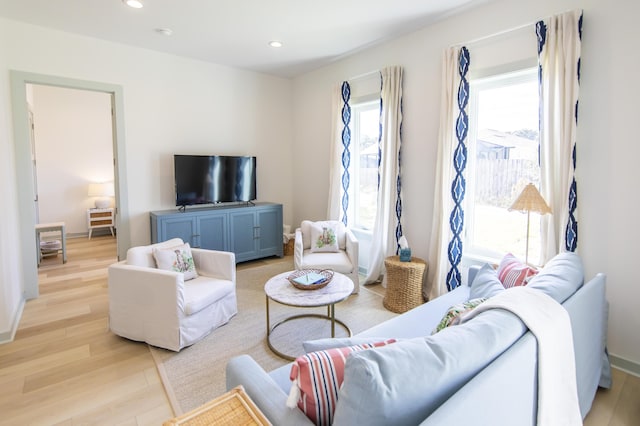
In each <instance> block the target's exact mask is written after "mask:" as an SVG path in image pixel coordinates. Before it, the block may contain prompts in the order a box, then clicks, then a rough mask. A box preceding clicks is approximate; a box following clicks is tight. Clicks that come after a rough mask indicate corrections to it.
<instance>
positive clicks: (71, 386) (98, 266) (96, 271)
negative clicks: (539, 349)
mask: <svg viewBox="0 0 640 426" xmlns="http://www.w3.org/2000/svg"><path fill="white" fill-rule="evenodd" d="M68 257H69V261H68V262H67V264H65V265H62V262H61V259H60V257H57V258H48V259H44V261H43V263H42V265H41V267H40V269H39V284H40V297H39V298H38V299H35V300H30V301H28V302H27V304H26V306H25V309H24V313H23V315H22V320H21V322H20V326H19V329H18V332H17V333H16V338H15V340H14V341H13V342H11V343H7V344H4V345H0V424H2V425H26V424H37V425H39V424H41V425H78V424H105V425H160V424H162V422H163V421H165V420H167V419H169V418H171V417H172V416H173V413H172V411H171V408H170V405H169V402H168V400H167V397H166V395H165V392H164V388H163V387H162V383H161V382H160V378H159V376H158V373H157V371H156V367H155V364H154V362H153V360H152V357H151V353H150V352H149V349H148V347H147V346H146V345H145V344H143V343H135V342H130V341H127V340H125V339H121V338H119V337H116V336H114V335H113V334H111V333H110V332H109V330H108V325H107V309H108V299H107V273H106V267H107V266H108V265H109V264H111V263H113V262H114V261H115V239H114V238H112V237H110V236H106V237H94V238H92V239H91V241H89V240H87V239H86V238H75V239H69V240H68ZM240 267H242V266H240ZM372 289H373V290H375V291H379V292H384V289H383V288H382V287H380V286H377V288H376V287H374V288H372ZM638 424H640V379H639V378H637V377H635V376H632V375H629V374H626V373H624V372H621V371H619V370H614V386H613V388H612V389H611V390H599V391H598V394H597V395H596V399H595V401H594V404H593V408H592V411H591V412H590V413H589V415H588V416H587V419H586V420H585V425H587V426H601V425H603V426H604V425H611V426H614V425H615V426H618V425H628V426H631V425H638Z"/></svg>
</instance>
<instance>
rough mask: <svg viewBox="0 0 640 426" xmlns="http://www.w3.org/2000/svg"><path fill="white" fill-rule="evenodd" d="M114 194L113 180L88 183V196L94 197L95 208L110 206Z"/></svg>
mask: <svg viewBox="0 0 640 426" xmlns="http://www.w3.org/2000/svg"><path fill="white" fill-rule="evenodd" d="M114 195H115V193H114V188H113V182H103V183H90V184H89V197H96V201H95V205H96V208H97V209H106V208H109V206H111V199H110V198H109V197H113V196H114Z"/></svg>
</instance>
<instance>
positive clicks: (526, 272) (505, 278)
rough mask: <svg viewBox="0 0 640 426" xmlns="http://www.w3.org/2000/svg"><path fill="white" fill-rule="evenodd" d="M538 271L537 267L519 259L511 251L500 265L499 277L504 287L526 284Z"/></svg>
mask: <svg viewBox="0 0 640 426" xmlns="http://www.w3.org/2000/svg"><path fill="white" fill-rule="evenodd" d="M537 273H538V270H537V269H536V268H533V267H531V266H529V265H527V264H526V263H523V262H521V261H519V260H518V259H517V258H516V257H515V256H514V255H513V254H511V253H507V254H506V255H505V256H504V257H503V258H502V261H500V265H499V266H498V279H499V280H500V282H501V283H502V285H503V286H504V288H511V287H517V286H525V285H527V284H528V283H529V280H530V279H531V278H532V277H533V276H534V275H536V274H537Z"/></svg>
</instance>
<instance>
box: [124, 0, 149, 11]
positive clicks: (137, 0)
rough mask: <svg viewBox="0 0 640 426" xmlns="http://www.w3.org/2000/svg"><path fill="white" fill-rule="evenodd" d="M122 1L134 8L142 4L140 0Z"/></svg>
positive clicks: (139, 7) (138, 7) (140, 6)
mask: <svg viewBox="0 0 640 426" xmlns="http://www.w3.org/2000/svg"><path fill="white" fill-rule="evenodd" d="M122 2H123V3H124V4H126V5H127V6H129V7H133V8H134V9H141V8H142V7H143V6H144V5H143V4H142V1H140V0H122Z"/></svg>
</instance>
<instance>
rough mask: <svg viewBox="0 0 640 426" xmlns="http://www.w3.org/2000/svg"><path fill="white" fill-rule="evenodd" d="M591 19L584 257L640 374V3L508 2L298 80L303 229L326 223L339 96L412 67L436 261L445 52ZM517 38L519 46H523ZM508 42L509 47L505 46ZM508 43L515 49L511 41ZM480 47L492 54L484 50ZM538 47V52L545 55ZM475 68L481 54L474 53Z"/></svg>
mask: <svg viewBox="0 0 640 426" xmlns="http://www.w3.org/2000/svg"><path fill="white" fill-rule="evenodd" d="M574 8H582V9H584V34H583V50H582V82H581V92H580V124H579V130H578V132H579V134H578V138H579V140H578V171H577V173H578V185H579V186H578V191H579V198H578V209H579V213H578V221H579V227H580V228H579V252H580V254H581V256H582V258H583V260H584V263H585V269H586V274H587V276H588V277H590V276H593V275H594V274H595V273H597V272H605V273H606V274H607V275H608V284H607V286H608V289H607V291H608V299H609V301H610V310H611V311H610V316H609V348H610V351H611V352H612V353H613V354H614V355H616V356H617V357H620V358H622V359H626V360H630V361H632V362H634V363H636V365H637V364H640V340H639V339H638V338H637V333H636V330H637V329H638V328H640V310H638V309H637V308H636V302H635V301H636V300H638V298H640V286H638V285H637V283H636V279H635V271H634V269H633V267H632V265H634V263H635V262H636V258H635V257H636V256H635V253H636V248H635V245H636V244H637V242H638V241H640V232H639V230H638V227H637V226H635V222H634V216H635V213H636V212H637V211H638V209H639V208H640V200H639V196H638V193H639V191H637V189H636V188H635V184H636V183H637V182H638V181H639V180H640V179H639V178H640V172H639V171H638V168H637V166H636V165H635V163H637V158H638V156H639V155H640V144H639V143H638V141H637V139H638V137H637V132H636V131H635V127H634V126H633V123H634V122H635V121H637V118H636V115H637V114H635V111H637V99H640V89H639V88H638V85H637V84H635V74H636V71H635V70H637V69H638V68H639V67H640V55H639V54H638V51H637V47H636V45H635V44H636V41H637V40H638V38H639V37H640V29H638V26H637V24H636V22H635V20H636V17H637V16H638V15H639V14H640V2H637V1H636V0H613V1H608V2H602V1H598V0H535V1H534V0H530V1H522V0H501V1H495V2H492V3H489V4H487V5H483V6H481V7H478V8H476V9H473V10H470V11H467V12H466V13H464V14H461V15H459V16H454V17H451V18H450V19H447V20H444V21H442V22H439V23H436V24H434V25H432V26H430V27H428V28H425V29H424V30H421V31H418V32H416V33H413V34H410V35H407V36H405V37H402V38H399V39H396V40H393V41H390V42H388V43H386V44H384V45H382V46H378V47H374V48H371V49H368V50H366V51H363V52H361V53H359V54H357V55H354V56H351V57H349V58H346V59H344V60H341V61H339V62H337V63H335V64H332V65H331V66H328V67H326V68H323V69H321V70H318V71H315V72H312V73H308V74H306V75H304V76H301V77H299V78H296V79H295V80H294V121H293V122H294V139H295V141H296V144H295V146H294V156H295V158H296V159H304V160H306V161H308V160H309V159H313V161H314V164H315V165H316V166H315V167H313V168H310V167H307V166H306V164H308V163H306V161H302V160H301V161H296V165H295V167H294V173H295V175H296V176H297V177H298V178H297V179H296V181H295V183H294V193H296V194H304V193H307V194H313V196H310V197H296V198H295V199H294V223H300V221H301V220H303V219H321V218H324V215H325V214H326V199H327V194H328V187H327V182H328V179H329V177H328V170H329V168H328V159H329V144H330V129H331V117H330V114H331V92H330V90H331V87H332V85H334V84H336V83H338V82H340V81H342V80H345V79H349V78H351V77H354V76H358V75H361V74H364V73H367V72H370V71H373V70H377V69H380V68H382V67H385V66H388V65H402V66H403V67H404V70H405V81H404V120H403V136H404V139H403V147H404V148H403V149H404V152H403V159H404V164H403V191H404V199H403V212H404V223H403V226H404V229H405V234H406V235H407V238H408V239H409V241H410V242H411V244H412V246H413V247H412V250H413V254H414V255H416V256H418V257H421V258H425V259H426V258H428V256H429V240H430V237H431V223H432V219H433V217H432V209H433V202H432V199H433V194H434V180H435V166H436V152H437V135H438V121H439V109H440V82H441V62H442V61H441V56H442V52H443V50H444V49H445V48H447V47H449V46H451V45H455V44H463V43H468V42H470V41H477V40H479V39H483V38H485V37H487V36H490V35H492V34H497V33H501V32H504V31H507V30H510V29H514V28H518V27H521V26H523V25H526V24H533V23H534V22H535V21H536V20H538V19H540V18H544V17H546V16H550V15H553V14H557V13H562V12H565V11H567V10H571V9H574ZM520 34H521V33H520V32H517V35H515V36H517V37H520ZM504 37H506V36H502V37H501V38H504ZM508 39H509V38H508V37H507V41H508ZM476 45H477V46H478V47H479V48H480V47H481V46H482V45H483V43H476ZM533 48H535V46H534V47H533ZM471 61H472V66H473V52H472V58H471Z"/></svg>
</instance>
